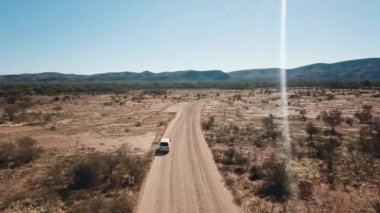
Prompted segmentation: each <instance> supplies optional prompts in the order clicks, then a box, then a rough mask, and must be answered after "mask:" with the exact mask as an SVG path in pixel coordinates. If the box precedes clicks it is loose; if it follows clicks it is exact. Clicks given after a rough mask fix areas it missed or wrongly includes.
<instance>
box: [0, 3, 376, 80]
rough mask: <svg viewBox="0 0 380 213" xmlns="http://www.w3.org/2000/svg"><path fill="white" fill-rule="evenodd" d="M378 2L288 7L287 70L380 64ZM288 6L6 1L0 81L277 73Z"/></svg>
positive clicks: (1, 15)
mask: <svg viewBox="0 0 380 213" xmlns="http://www.w3.org/2000/svg"><path fill="white" fill-rule="evenodd" d="M379 8H380V1H379V0H288V33H287V38H288V39H287V46H288V49H287V53H288V55H287V59H288V62H287V64H288V67H289V68H291V67H297V66H302V65H306V64H310V63H317V62H328V63H329V62H337V61H343V60H348V59H357V58H366V57H380V22H379V20H380V13H379ZM280 11H281V10H280V0H186V1H185V0H123V1H121V0H59V1H58V0H57V1H55V0H33V1H30V0H0V74H15V73H36V72H62V73H81V74H92V73H101V72H119V71H137V72H140V71H144V70H150V71H153V72H160V71H174V70H187V69H196V70H210V69H220V70H224V71H233V70H239V69H249V68H266V67H277V66H279V62H280V57H279V53H280V51H279V47H280V43H279V42H280V17H281V15H280Z"/></svg>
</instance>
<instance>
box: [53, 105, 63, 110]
mask: <svg viewBox="0 0 380 213" xmlns="http://www.w3.org/2000/svg"><path fill="white" fill-rule="evenodd" d="M52 110H55V111H61V110H62V106H61V105H55V106H54V107H53V108H52Z"/></svg>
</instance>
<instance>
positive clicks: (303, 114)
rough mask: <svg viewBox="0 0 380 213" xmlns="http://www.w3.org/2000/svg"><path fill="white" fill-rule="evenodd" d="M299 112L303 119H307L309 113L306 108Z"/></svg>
mask: <svg viewBox="0 0 380 213" xmlns="http://www.w3.org/2000/svg"><path fill="white" fill-rule="evenodd" d="M299 114H300V117H301V120H303V121H306V114H307V113H306V110H305V109H301V110H300V111H299Z"/></svg>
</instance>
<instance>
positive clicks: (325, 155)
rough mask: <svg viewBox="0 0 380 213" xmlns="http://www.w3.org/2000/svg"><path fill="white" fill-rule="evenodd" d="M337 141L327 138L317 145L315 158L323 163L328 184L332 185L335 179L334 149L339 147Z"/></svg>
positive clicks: (335, 156)
mask: <svg viewBox="0 0 380 213" xmlns="http://www.w3.org/2000/svg"><path fill="white" fill-rule="evenodd" d="M340 145H341V144H340V141H338V139H336V138H333V137H329V138H327V139H324V140H323V141H321V142H320V143H318V144H317V147H316V149H317V153H316V156H317V157H318V158H319V159H321V160H322V161H323V165H324V166H325V173H326V174H327V178H328V179H327V180H328V183H330V184H333V183H334V179H335V161H336V158H337V154H336V149H337V148H338V147H339V146H340Z"/></svg>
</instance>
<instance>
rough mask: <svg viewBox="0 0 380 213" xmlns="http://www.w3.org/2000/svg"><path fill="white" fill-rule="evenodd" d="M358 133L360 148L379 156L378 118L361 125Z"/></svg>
mask: <svg viewBox="0 0 380 213" xmlns="http://www.w3.org/2000/svg"><path fill="white" fill-rule="evenodd" d="M359 135H360V136H359V142H358V144H359V148H360V150H361V151H363V152H365V153H370V154H373V155H374V156H376V157H380V119H379V118H375V119H374V122H373V123H372V124H371V125H369V126H366V127H362V128H361V129H360V131H359Z"/></svg>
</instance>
